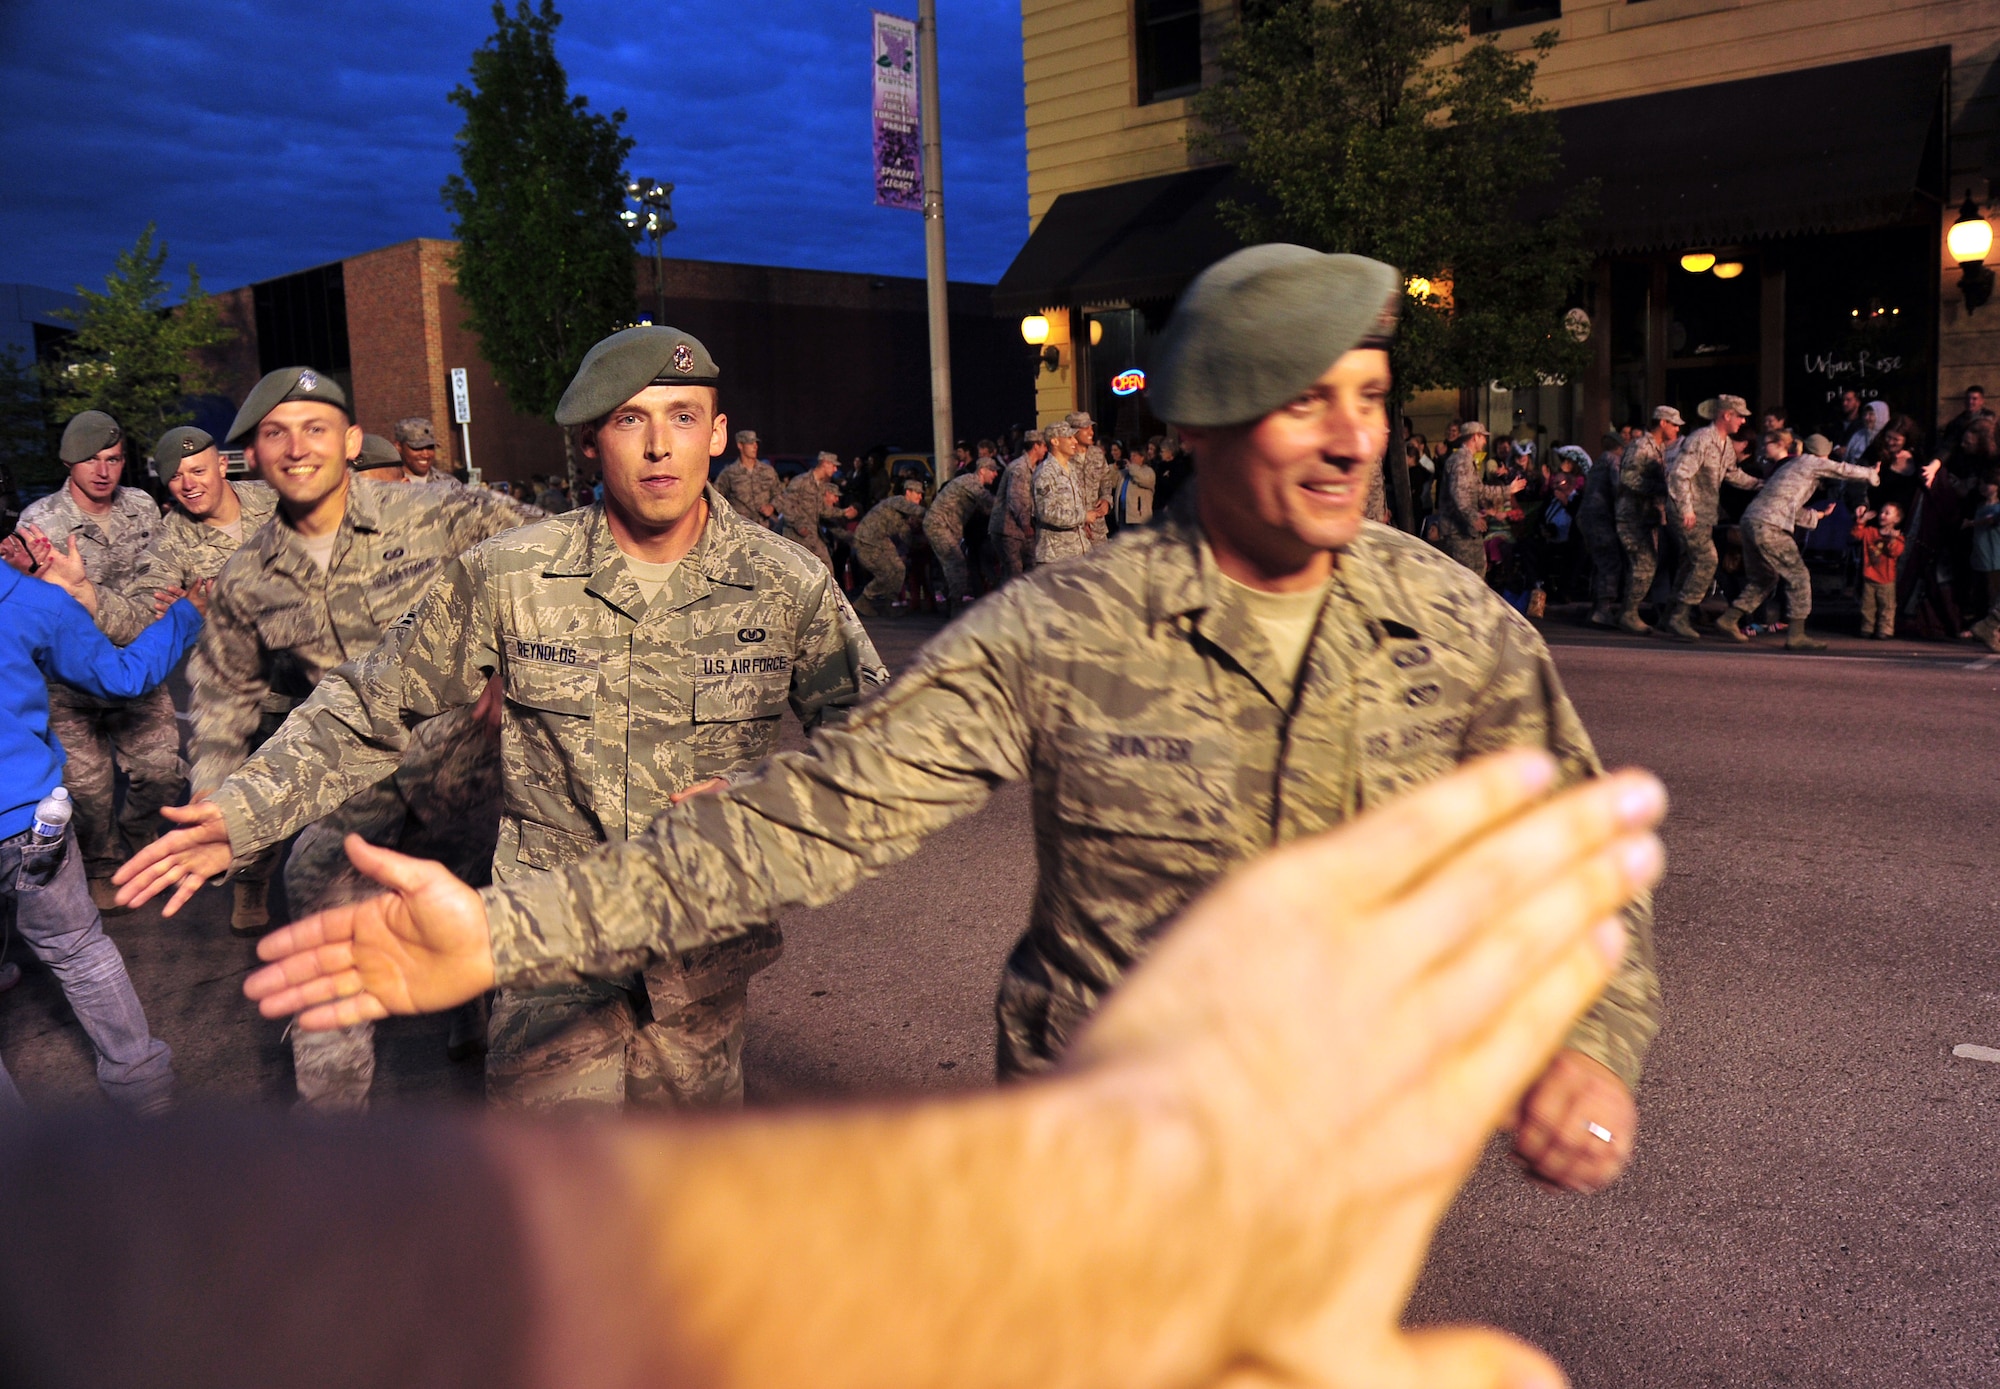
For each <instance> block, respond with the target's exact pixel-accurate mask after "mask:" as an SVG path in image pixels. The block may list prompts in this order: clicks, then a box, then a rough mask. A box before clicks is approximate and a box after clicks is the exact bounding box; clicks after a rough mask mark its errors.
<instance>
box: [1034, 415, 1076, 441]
mask: <svg viewBox="0 0 2000 1389" xmlns="http://www.w3.org/2000/svg"><path fill="white" fill-rule="evenodd" d="M1042 437H1043V439H1044V440H1045V441H1047V442H1051V443H1053V442H1054V441H1055V440H1057V439H1074V438H1075V437H1076V426H1075V425H1073V424H1071V423H1070V422H1069V421H1068V420H1058V421H1057V422H1056V423H1054V424H1052V425H1050V426H1049V427H1048V428H1047V429H1044V430H1043V431H1042Z"/></svg>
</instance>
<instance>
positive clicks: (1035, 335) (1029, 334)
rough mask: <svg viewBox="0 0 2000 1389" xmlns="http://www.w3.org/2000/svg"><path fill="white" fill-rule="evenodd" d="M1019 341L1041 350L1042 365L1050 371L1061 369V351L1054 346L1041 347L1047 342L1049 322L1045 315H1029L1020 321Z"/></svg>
mask: <svg viewBox="0 0 2000 1389" xmlns="http://www.w3.org/2000/svg"><path fill="white" fill-rule="evenodd" d="M1021 341H1022V342H1025V343H1026V344H1028V346H1030V347H1040V348H1041V349H1042V365H1043V366H1045V367H1047V368H1048V369H1049V370H1050V371H1060V370H1061V369H1062V349H1061V348H1059V347H1056V346H1055V345H1054V344H1050V345H1049V346H1046V347H1043V346H1042V344H1044V343H1047V342H1048V341H1049V320H1048V316H1047V315H1046V314H1038V313H1031V314H1029V315H1028V316H1027V317H1026V318H1024V319H1022V320H1021Z"/></svg>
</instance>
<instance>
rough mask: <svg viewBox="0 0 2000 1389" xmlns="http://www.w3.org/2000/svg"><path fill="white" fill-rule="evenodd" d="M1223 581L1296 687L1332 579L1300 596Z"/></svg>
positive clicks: (1232, 581) (1234, 581)
mask: <svg viewBox="0 0 2000 1389" xmlns="http://www.w3.org/2000/svg"><path fill="white" fill-rule="evenodd" d="M1222 581H1223V582H1224V583H1226V584H1228V585H1229V587H1230V590H1231V592H1232V593H1233V594H1234V596H1235V598H1236V601H1237V602H1239V603H1241V604H1242V605H1243V610H1244V611H1245V612H1246V613H1248V614H1249V615H1250V620H1251V621H1252V622H1254V623H1256V624H1257V630H1258V631H1259V632H1261V633H1263V635H1264V643H1265V645H1267V646H1269V647H1270V648H1271V654H1272V655H1274V656H1276V657H1277V658H1278V669H1280V670H1282V671H1283V672H1284V673H1285V679H1286V680H1287V681H1288V682H1290V683H1292V684H1294V685H1296V684H1297V683H1298V679H1299V667H1300V666H1302V665H1304V664H1305V659H1306V648H1307V647H1308V646H1310V645H1312V635H1313V628H1315V627H1317V626H1318V625H1319V610H1320V608H1322V607H1323V606H1325V604H1326V590H1327V587H1328V584H1331V583H1332V580H1331V579H1329V580H1328V581H1327V583H1325V584H1321V585H1320V586H1319V587H1318V588H1309V589H1306V590H1304V591H1303V592H1300V593H1266V592H1265V591H1264V590H1263V589H1261V588H1251V587H1250V586H1249V585H1248V584H1240V583H1238V582H1236V580H1234V579H1232V578H1230V577H1229V576H1228V575H1227V574H1224V575H1223V576H1222Z"/></svg>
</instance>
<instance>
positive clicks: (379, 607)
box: [188, 367, 541, 1109]
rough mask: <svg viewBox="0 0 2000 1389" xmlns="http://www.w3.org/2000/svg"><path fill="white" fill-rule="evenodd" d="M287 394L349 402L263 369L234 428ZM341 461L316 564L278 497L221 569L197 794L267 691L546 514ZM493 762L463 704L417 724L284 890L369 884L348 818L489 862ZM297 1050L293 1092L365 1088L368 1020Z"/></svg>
mask: <svg viewBox="0 0 2000 1389" xmlns="http://www.w3.org/2000/svg"><path fill="white" fill-rule="evenodd" d="M289 401H312V402H318V403H321V404H326V405H333V406H336V407H338V408H339V409H340V410H341V411H342V412H345V411H346V409H347V402H346V396H345V394H344V393H343V392H341V390H340V388H339V386H338V385H337V384H336V383H334V382H333V381H331V380H329V379H327V378H324V377H322V376H320V375H319V374H318V373H316V372H313V371H310V370H308V369H306V368H300V367H292V368H285V369H283V370H280V371H276V372H272V373H271V374H269V375H268V376H266V377H265V378H264V379H263V380H262V381H260V382H259V383H258V384H257V387H256V389H254V390H253V391H252V392H251V394H250V397H249V399H248V400H247V401H245V402H244V405H243V408H242V410H241V411H239V412H238V414H237V417H236V422H235V424H234V425H233V426H232V428H231V430H230V438H231V439H232V440H234V439H239V438H243V437H244V436H246V435H248V434H250V433H251V432H252V431H253V430H255V429H256V428H258V426H259V425H260V424H261V423H262V421H263V420H264V418H265V417H266V416H267V415H269V414H270V413H271V411H272V410H274V409H276V408H277V407H278V406H279V405H281V404H284V403H286V402H289ZM266 475H267V476H269V474H268V473H267V474H266ZM341 477H342V478H343V479H344V480H345V483H346V487H347V492H346V500H345V506H344V510H343V512H342V515H341V518H340V522H339V528H338V530H337V531H336V533H335V534H334V536H333V537H332V539H333V545H332V549H331V551H330V552H329V555H328V561H327V565H326V568H325V569H324V570H322V569H321V568H320V565H319V562H318V561H317V560H316V559H315V558H314V557H313V554H312V553H311V550H310V549H309V547H308V546H307V544H306V543H305V542H304V540H303V539H302V538H301V536H300V535H299V533H298V531H297V530H296V529H294V527H293V526H292V524H291V523H290V519H289V517H288V516H287V514H286V512H285V510H284V508H283V507H282V506H280V508H279V509H278V511H277V514H276V517H275V519H274V520H273V522H272V523H271V524H268V525H266V526H264V527H263V529H261V530H259V531H258V532H257V534H256V535H255V536H253V537H251V538H250V539H249V540H248V541H246V542H245V543H244V545H243V548H242V549H240V550H238V551H237V552H236V554H235V555H233V556H232V557H231V558H230V559H229V561H228V562H227V563H226V564H225V565H224V566H223V568H222V573H221V575H220V577H219V578H218V579H217V582H216V586H215V594H214V596H213V598H212V599H211V600H210V603H209V611H208V623H207V625H206V627H205V628H204V629H203V631H202V634H201V642H200V644H199V645H198V646H197V647H196V648H195V654H194V658H193V659H192V660H191V661H190V662H189V665H188V680H189V684H190V685H191V686H192V687H193V689H194V708H193V721H194V741H193V757H194V772H193V781H194V786H195V792H196V795H197V797H198V798H199V797H202V796H204V795H205V794H210V793H213V792H214V791H215V790H216V789H217V788H218V787H220V786H221V785H222V783H223V782H224V781H225V780H227V779H228V777H229V776H230V774H231V773H233V772H234V771H236V769H237V768H238V767H240V766H241V765H242V764H243V762H244V761H245V760H246V759H247V758H248V757H249V756H250V753H251V749H252V746H253V744H254V741H255V739H256V736H257V734H258V730H259V728H260V726H261V725H262V723H263V718H264V713H265V709H266V705H267V701H269V700H270V699H271V697H272V696H273V695H281V696H285V697H289V698H291V699H294V700H299V699H304V698H305V697H306V696H307V695H309V694H311V693H312V690H313V688H314V687H315V686H316V685H318V684H319V682H320V680H321V679H322V678H324V676H325V675H326V673H327V672H328V671H330V670H332V669H333V668H335V667H336V666H339V665H341V664H343V663H345V662H348V661H352V660H355V659H357V658H359V657H361V656H363V655H365V654H367V652H368V651H370V650H371V649H373V648H374V646H375V644H376V643H377V642H379V641H380V640H381V639H382V634H383V633H384V632H385V631H386V630H387V629H388V627H389V625H390V624H391V623H392V622H394V621H395V620H396V619H397V618H398V617H400V616H401V615H402V614H404V613H406V612H408V611H409V609H410V608H411V606H412V605H414V604H415V602H416V600H417V599H418V598H419V597H421V596H422V595H423V593H424V591H425V590H426V589H428V588H429V587H430V584H431V581H432V580H433V579H434V578H435V577H436V576H437V573H438V570H439V568H440V567H441V566H443V565H444V564H445V563H446V562H447V561H448V560H450V559H452V558H453V557H455V556H457V555H458V554H460V553H461V552H463V551H464V550H466V549H469V548H470V547H471V546H473V545H476V544H478V543H479V542H480V541H482V540H485V539H487V538H489V537H491V536H494V535H498V534H500V533H501V532H503V531H507V530H511V529H512V528H514V527H515V526H518V525H521V524H523V523H524V522H526V521H529V520H535V519H539V518H540V516H541V513H540V512H539V511H537V510H535V509H534V508H532V507H524V506H521V505H520V504H518V503H516V502H514V501H511V500H509V499H507V498H504V497H502V496H501V495H500V494H499V493H497V492H491V491H488V490H487V489H485V488H481V487H423V488H412V487H407V486H403V485H401V484H395V483H379V482H371V481H369V480H368V479H367V478H365V477H359V476H355V475H353V474H352V473H350V472H348V471H347V469H346V468H344V467H343V468H342V469H341ZM498 775H499V766H498V758H497V755H496V753H495V751H494V749H493V746H492V743H491V739H490V735H489V734H488V732H487V730H486V729H485V728H484V727H483V726H481V725H479V724H478V723H477V722H476V721H474V720H473V719H472V718H471V717H470V716H469V715H464V716H460V717H457V718H454V719H437V720H433V721H432V722H431V723H429V724H426V725H425V726H424V728H423V729H422V730H421V731H420V733H418V734H417V735H415V736H413V737H412V738H411V740H410V745H409V747H408V749H407V750H406V751H405V755H404V758H403V761H402V763H401V766H400V768H399V770H398V774H397V776H396V777H395V778H392V779H390V780H387V781H383V782H381V783H380V784H379V785H372V786H370V787H369V788H368V789H367V790H365V791H362V792H360V793H359V794H358V795H355V796H353V797H352V798H350V799H348V800H347V801H345V802H344V803H341V804H339V805H338V806H337V807H332V808H330V813H329V814H328V815H327V816H326V817H325V819H324V820H322V821H321V822H320V823H319V824H317V825H315V826H314V827H313V829H312V830H311V831H309V832H308V833H306V834H302V835H301V836H300V837H299V840H298V842H297V843H296V844H295V845H294V846H293V848H292V853H291V855H290V857H289V858H288V860H287V861H286V864H285V895H286V898H287V900H288V901H290V902H291V904H292V906H293V909H294V911H300V912H302V911H308V910H312V911H316V910H319V909H320V908H321V906H322V905H332V904H336V903H339V902H342V901H348V900H352V899H353V898H354V897H356V896H361V895H367V894H368V893H370V892H372V891H373V890H374V889H373V885H372V884H370V883H367V882H366V881H365V880H364V879H362V878H360V876H359V875H358V874H356V873H355V871H354V868H353V866H352V865H351V864H350V863H349V862H348V860H347V855H346V853H345V851H344V850H343V849H342V848H341V841H342V839H343V837H344V836H345V835H346V834H348V833H349V832H352V833H356V834H360V835H361V836H362V837H363V838H365V839H368V840H370V842H373V843H384V844H389V845H392V846H400V847H402V848H404V849H405V850H407V851H408V852H412V853H417V854H420V855H421V856H423V857H426V858H435V859H438V860H439V861H441V862H443V863H445V864H447V865H449V866H450V867H451V868H452V870H453V871H454V872H456V873H459V874H460V875H461V876H463V875H464V874H465V873H467V872H471V873H474V874H479V875H483V874H484V873H485V872H486V869H487V864H488V862H489V861H490V859H491V855H492V852H493V842H494V835H495V834H496V833H497V832H498V828H499V826H498V804H499V799H498V794H497V793H498ZM283 838H284V836H283V835H279V836H276V837H275V838H274V839H272V840H267V841H264V843H266V844H268V843H275V842H277V841H278V840H281V839H283ZM260 847H261V846H260ZM292 1057H293V1063H294V1067H295V1069H296V1072H297V1080H298V1088H299V1098H300V1101H301V1103H303V1104H306V1105H309V1106H313V1107H316V1108H323V1109H354V1108H360V1107H362V1106H364V1105H365V1104H366V1102H367V1096H368V1089H369V1086H370V1084H371V1083H372V1081H373V1078H374V1070H375V1054H374V1031H373V1028H372V1026H370V1025H368V1024H362V1025H361V1026H359V1027H353V1028H347V1029H344V1030H342V1031H339V1032H328V1033H312V1032H298V1031H295V1032H293V1034H292Z"/></svg>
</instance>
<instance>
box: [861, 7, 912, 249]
mask: <svg viewBox="0 0 2000 1389" xmlns="http://www.w3.org/2000/svg"><path fill="white" fill-rule="evenodd" d="M870 14H871V15H872V17H873V18H874V21H875V104H874V111H875V205H876V206H877V207H900V208H906V209H908V210H909V211H911V212H922V211H923V210H924V165H923V131H922V121H921V118H920V108H919V105H918V100H917V25H916V21H915V20H911V19H902V18H900V17H898V16H896V15H893V14H883V13H882V12H881V11H880V10H873V11H870Z"/></svg>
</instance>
